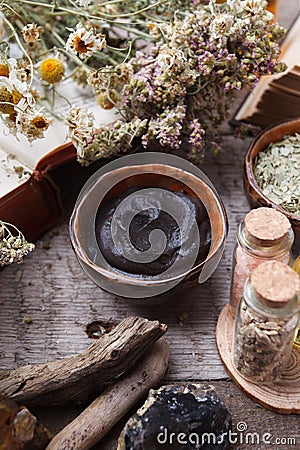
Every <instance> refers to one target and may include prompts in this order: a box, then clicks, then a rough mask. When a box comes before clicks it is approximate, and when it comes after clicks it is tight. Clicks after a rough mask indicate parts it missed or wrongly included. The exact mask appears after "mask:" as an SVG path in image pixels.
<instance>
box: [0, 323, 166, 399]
mask: <svg viewBox="0 0 300 450" xmlns="http://www.w3.org/2000/svg"><path fill="white" fill-rule="evenodd" d="M166 330H167V326H166V325H164V324H161V323H159V322H158V321H149V320H147V319H143V318H141V317H128V318H126V319H124V320H123V321H122V322H120V323H119V324H118V325H117V326H116V327H115V328H113V329H112V330H111V331H110V332H109V333H107V334H104V335H103V336H102V337H101V338H100V339H97V340H96V341H95V342H93V344H92V345H90V346H89V347H88V348H87V350H86V351H84V352H83V353H81V354H79V355H77V356H72V357H68V358H64V359H61V360H59V361H54V362H50V363H47V364H38V365H34V364H30V365H26V366H23V367H19V368H18V369H16V370H11V371H3V372H0V393H1V394H3V395H5V396H7V397H10V398H12V399H14V400H15V401H16V402H18V403H20V402H21V403H24V404H26V405H59V404H63V403H66V402H69V403H70V402H74V403H75V402H76V403H83V402H86V401H88V400H89V399H90V398H91V394H93V395H95V394H99V392H101V390H103V389H104V388H105V387H106V386H107V385H108V384H109V383H111V382H113V381H114V380H115V379H116V378H117V377H119V376H120V375H122V374H123V373H125V372H127V371H128V370H129V369H131V367H133V366H134V364H135V362H136V361H137V359H138V358H139V357H140V356H141V355H142V354H143V353H144V351H145V350H146V349H148V348H149V347H150V346H151V345H152V344H153V343H154V342H155V341H156V340H157V339H159V338H160V337H161V336H162V335H163V334H164V333H165V332H166Z"/></svg>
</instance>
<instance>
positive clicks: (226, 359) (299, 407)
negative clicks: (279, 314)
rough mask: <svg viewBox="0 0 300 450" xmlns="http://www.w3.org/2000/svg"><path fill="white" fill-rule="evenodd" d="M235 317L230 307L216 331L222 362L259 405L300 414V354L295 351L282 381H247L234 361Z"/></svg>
mask: <svg viewBox="0 0 300 450" xmlns="http://www.w3.org/2000/svg"><path fill="white" fill-rule="evenodd" d="M233 334H234V318H233V317H232V315H231V313H230V306H229V305H226V306H225V307H224V308H223V310H222V311H221V314H220V316H219V319H218V323H217V328H216V340H217V347H218V351H219V354H220V357H221V360H222V362H223V364H224V366H225V368H226V370H227V372H228V374H229V375H230V376H231V378H232V379H233V381H234V382H235V383H236V384H237V385H238V386H239V388H240V389H242V391H244V392H245V394H246V395H248V397H250V398H251V399H252V400H254V401H255V402H257V403H259V404H260V405H262V406H264V407H265V408H267V409H270V410H271V411H275V412H278V413H282V414H292V413H294V414H300V351H298V350H296V349H293V352H292V355H291V358H290V361H289V364H288V367H287V369H286V371H285V372H284V374H283V376H282V379H281V380H280V382H278V383H276V384H273V383H272V384H269V385H258V384H254V383H251V382H249V381H247V380H246V379H245V378H243V377H242V376H241V375H240V374H239V372H238V371H237V370H236V368H235V367H234V364H233V362H232V351H233V346H232V343H233Z"/></svg>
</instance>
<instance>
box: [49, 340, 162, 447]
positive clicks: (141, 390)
mask: <svg viewBox="0 0 300 450" xmlns="http://www.w3.org/2000/svg"><path fill="white" fill-rule="evenodd" d="M168 359H169V346H168V344H167V341H166V339H165V338H161V339H160V340H159V341H158V342H156V343H155V344H154V345H153V346H152V347H151V349H150V350H149V353H148V354H147V356H144V357H143V358H141V359H140V360H139V362H138V364H137V365H136V367H135V368H134V369H133V370H132V371H131V372H130V373H129V374H128V375H127V376H124V377H123V378H122V379H121V380H119V381H118V382H117V383H116V384H114V385H113V386H111V387H109V388H108V389H107V390H106V391H105V392H103V394H101V395H100V396H99V397H97V398H96V399H95V400H94V401H93V403H91V405H89V406H88V407H87V408H86V409H85V410H84V411H83V412H82V413H81V414H80V415H79V416H78V417H76V419H74V420H73V421H72V422H71V423H70V424H69V425H67V426H66V427H65V428H64V429H63V430H61V431H60V432H59V433H58V434H57V435H56V436H55V437H54V438H53V439H52V441H51V442H50V443H49V445H48V447H47V449H46V450H61V449H64V450H71V449H72V450H87V449H90V448H91V447H92V446H93V445H95V444H96V443H97V442H99V441H100V440H101V439H102V438H103V436H104V435H105V434H106V433H107V432H108V431H109V430H110V429H111V428H112V427H113V426H114V425H115V424H116V423H117V422H118V420H120V419H121V418H122V417H123V416H124V415H125V414H126V413H127V412H128V411H129V410H130V408H132V407H133V406H134V405H135V403H137V402H138V401H139V400H141V399H142V398H143V396H145V395H147V393H148V390H149V389H150V388H151V387H154V386H155V385H156V384H157V383H158V382H159V381H160V380H161V379H162V378H163V376H164V374H165V371H166V368H167V365H168Z"/></svg>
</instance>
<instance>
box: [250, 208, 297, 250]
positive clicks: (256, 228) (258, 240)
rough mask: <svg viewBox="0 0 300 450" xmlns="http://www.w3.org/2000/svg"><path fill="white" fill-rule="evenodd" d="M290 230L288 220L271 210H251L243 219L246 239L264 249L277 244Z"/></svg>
mask: <svg viewBox="0 0 300 450" xmlns="http://www.w3.org/2000/svg"><path fill="white" fill-rule="evenodd" d="M290 228H291V224H290V221H289V220H288V218H287V217H286V216H285V215H284V214H282V213H281V212H279V211H277V210H276V209H273V208H264V207H262V208H257V209H252V210H251V211H250V212H249V213H248V214H246V217H245V230H246V232H247V234H248V239H249V240H251V241H252V242H254V243H255V244H258V245H262V246H265V247H268V246H272V245H276V244H278V243H279V242H280V241H282V239H283V238H285V237H286V235H287V233H288V231H289V230H290Z"/></svg>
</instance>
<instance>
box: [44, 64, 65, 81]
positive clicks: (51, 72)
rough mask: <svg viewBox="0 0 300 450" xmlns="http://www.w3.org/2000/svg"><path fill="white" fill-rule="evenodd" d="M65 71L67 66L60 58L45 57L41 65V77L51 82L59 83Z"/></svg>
mask: <svg viewBox="0 0 300 450" xmlns="http://www.w3.org/2000/svg"><path fill="white" fill-rule="evenodd" d="M65 71H66V69H65V66H64V65H63V63H62V61H61V60H60V59H58V58H47V59H44V61H42V62H41V65H40V76H41V79H42V80H43V81H46V83H49V84H56V83H59V82H60V81H61V80H62V78H63V76H64V74H65Z"/></svg>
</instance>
